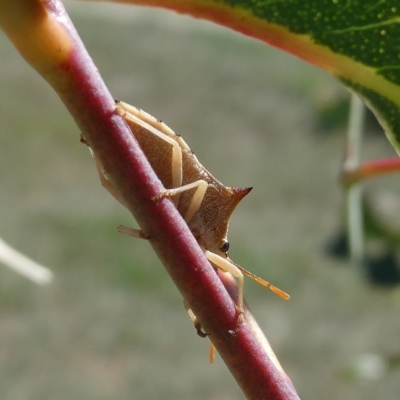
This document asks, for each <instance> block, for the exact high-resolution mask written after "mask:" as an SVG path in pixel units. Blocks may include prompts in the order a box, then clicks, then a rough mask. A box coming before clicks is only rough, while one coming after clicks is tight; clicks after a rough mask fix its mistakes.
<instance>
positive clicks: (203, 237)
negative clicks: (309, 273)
mask: <svg viewBox="0 0 400 400" xmlns="http://www.w3.org/2000/svg"><path fill="white" fill-rule="evenodd" d="M116 109H117V111H118V112H119V113H120V114H121V115H122V116H123V117H124V119H125V121H126V122H127V124H128V125H129V127H130V128H131V130H132V133H133V134H134V136H135V138H136V140H137V141H138V143H139V145H140V147H141V149H142V150H143V153H144V154H145V156H146V157H147V159H148V161H149V163H150V165H151V166H152V168H153V169H154V172H155V173H156V175H157V176H158V178H159V179H160V181H161V182H162V184H163V185H164V187H165V189H166V190H165V192H163V193H160V194H159V195H158V196H156V198H154V200H155V201H157V200H159V199H161V198H163V197H169V198H171V199H172V201H173V202H174V204H175V206H176V207H177V209H178V211H179V213H180V214H181V215H182V217H183V218H184V219H185V221H186V223H187V224H188V226H189V228H190V230H191V232H192V233H193V235H194V237H195V239H196V240H197V242H198V243H199V245H200V247H201V248H202V250H203V251H204V254H205V256H206V257H207V259H208V260H209V261H210V262H211V264H212V265H213V266H214V268H216V269H217V270H221V271H224V272H230V273H231V274H232V275H233V276H235V277H236V278H237V279H238V300H237V308H238V312H239V320H238V321H239V322H238V324H240V322H241V321H242V318H243V313H244V307H243V281H244V278H243V274H244V275H247V276H248V277H250V278H252V279H254V280H255V281H256V282H258V283H260V284H261V285H264V286H266V287H268V288H269V289H271V290H272V291H273V292H274V293H276V294H277V295H279V296H280V297H282V298H284V299H289V295H288V294H287V293H285V292H283V291H282V290H280V289H278V288H277V287H275V286H273V285H271V284H270V283H269V282H267V281H265V280H264V279H262V278H260V277H258V276H256V275H254V274H252V273H251V272H249V271H247V270H246V269H244V268H242V267H241V266H239V265H237V264H235V263H234V262H233V261H232V260H231V259H230V258H229V255H228V250H229V242H228V239H227V233H228V225H229V219H230V217H231V215H232V213H233V211H234V210H235V208H236V206H237V205H238V203H239V202H240V200H241V199H242V198H243V197H244V196H246V195H247V194H248V193H249V192H250V190H251V188H237V187H227V186H225V185H223V184H222V183H221V182H219V181H218V180H217V179H216V178H215V177H214V176H213V175H212V174H211V173H210V172H208V171H207V170H206V169H205V168H204V167H203V166H202V165H201V164H200V162H199V161H198V160H197V157H196V156H195V155H194V154H193V152H192V151H191V150H190V148H189V146H188V145H187V144H186V142H185V141H184V140H183V139H182V138H181V137H180V136H179V135H176V134H175V132H174V131H172V129H170V128H169V127H168V126H167V125H165V124H164V123H163V122H161V121H158V120H157V119H155V118H154V117H152V116H151V115H150V114H148V113H146V112H145V111H142V110H140V109H138V108H136V107H133V106H131V105H129V104H127V103H123V102H120V101H117V102H116ZM97 168H98V170H99V175H100V178H101V180H102V183H103V185H104V186H105V187H106V188H107V189H108V190H109V191H110V193H111V194H112V195H113V196H114V197H116V198H117V200H120V199H119V198H118V195H117V194H116V193H115V191H114V190H113V188H112V185H111V183H110V182H109V181H108V180H107V178H106V177H105V176H104V174H103V171H102V170H101V166H100V165H98V164H97ZM118 231H119V232H121V233H125V234H128V235H130V236H133V237H136V238H145V237H144V235H143V234H142V233H141V231H140V230H136V229H132V228H127V227H125V226H119V227H118ZM188 311H189V315H190V316H191V318H192V320H193V321H194V322H195V324H196V318H195V316H194V314H193V313H192V312H191V310H188ZM196 327H197V332H198V333H199V334H200V335H202V336H203V335H204V333H203V334H202V330H201V327H200V325H199V324H196Z"/></svg>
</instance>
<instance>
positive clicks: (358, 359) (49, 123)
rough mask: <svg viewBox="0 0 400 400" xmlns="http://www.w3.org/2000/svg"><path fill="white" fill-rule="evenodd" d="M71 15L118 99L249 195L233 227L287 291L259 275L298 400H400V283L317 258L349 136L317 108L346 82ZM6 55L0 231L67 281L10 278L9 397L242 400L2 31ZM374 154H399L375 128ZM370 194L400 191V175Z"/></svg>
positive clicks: (210, 35)
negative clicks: (321, 125)
mask: <svg viewBox="0 0 400 400" xmlns="http://www.w3.org/2000/svg"><path fill="white" fill-rule="evenodd" d="M67 5H68V9H69V10H70V12H71V17H72V19H73V21H74V23H75V24H76V27H77V29H78V31H79V33H80V34H81V36H82V39H83V40H84V42H85V43H86V45H87V47H88V50H89V52H90V53H91V55H92V57H93V58H94V60H95V62H96V64H97V66H98V68H99V70H100V72H101V74H102V75H103V78H104V79H105V81H106V83H107V85H109V87H110V89H111V91H112V93H113V94H114V96H115V97H116V98H119V99H122V100H124V101H127V102H129V103H131V104H134V105H136V106H138V107H141V108H143V109H145V110H147V111H148V112H150V113H151V114H153V115H154V116H156V117H157V118H160V119H162V120H164V121H165V122H166V123H167V124H168V125H170V126H171V127H172V128H173V129H174V130H175V131H176V132H178V133H180V134H182V135H183V137H184V138H185V140H186V141H187V142H188V143H189V145H190V146H191V147H192V149H193V150H194V151H195V152H196V155H197V156H198V158H199V159H200V160H201V162H202V163H203V164H204V165H205V166H206V167H207V168H208V169H209V170H210V171H212V173H213V174H214V175H215V176H216V177H217V178H218V179H220V180H221V181H222V182H224V183H225V184H226V185H236V186H254V190H253V191H252V193H251V195H249V196H248V197H247V198H246V199H245V200H244V201H243V203H242V204H241V205H240V207H239V208H238V210H237V212H236V213H235V215H234V218H233V220H232V224H231V229H230V241H231V249H232V250H231V257H232V258H233V259H234V260H235V261H236V262H238V263H240V264H242V265H243V266H245V267H246V268H247V269H250V270H251V271H252V272H254V273H256V274H258V275H260V276H262V277H265V278H266V279H268V280H269V281H271V282H273V283H274V284H276V285H277V286H279V287H281V288H282V289H284V290H286V291H287V292H289V293H290V294H291V296H292V300H291V301H290V302H285V301H282V300H281V299H279V298H277V297H276V296H274V295H273V294H271V293H270V292H269V291H268V290H265V289H263V288H262V287H259V286H258V285H257V284H256V283H253V282H251V281H250V280H247V281H246V287H245V293H246V298H247V301H248V303H249V305H250V307H251V308H252V310H253V312H254V314H255V316H256V318H257V319H258V321H259V323H260V325H261V327H262V328H263V329H264V331H265V332H266V335H267V337H268V338H269V340H270V341H271V344H272V346H273V348H274V349H275V351H276V353H277V356H278V358H279V359H280V361H281V363H282V365H283V367H284V369H285V370H286V371H287V373H288V374H289V376H290V377H291V378H292V380H293V382H294V384H295V386H296V388H297V390H298V392H299V394H300V396H301V398H303V399H309V400H310V399H311V400H317V399H326V400H334V399H338V398H340V399H342V400H350V399H351V400H357V399H363V400H369V399H371V400H372V399H378V398H380V399H386V400H392V399H393V400H394V399H398V393H399V391H400V379H399V370H398V369H395V368H394V369H393V368H390V365H391V364H390V363H387V362H386V361H385V360H388V358H387V357H389V358H390V357H392V359H393V357H395V356H396V355H398V354H399V353H400V343H399V329H400V320H399V319H398V318H396V316H397V315H398V313H399V309H400V291H399V289H394V290H383V289H376V288H372V287H371V286H369V285H368V284H367V283H366V282H365V281H363V279H362V278H361V275H360V273H359V271H356V270H352V269H350V268H340V265H341V264H340V263H339V262H337V261H333V260H330V259H328V258H326V257H325V256H324V254H323V251H322V249H323V246H324V245H325V242H326V240H327V239H328V238H329V237H330V235H331V234H332V232H333V231H334V230H335V229H336V228H337V227H338V226H339V225H340V222H341V221H340V218H341V205H342V204H341V202H342V196H341V190H340V188H339V185H338V183H337V181H338V173H339V165H340V161H341V157H342V148H343V143H344V137H343V135H342V134H341V132H340V130H339V129H338V130H337V132H333V134H332V133H331V134H329V135H321V134H320V132H319V130H318V123H317V120H318V116H317V111H318V109H319V107H320V106H321V104H322V103H323V102H324V101H327V99H328V100H329V99H330V98H331V97H332V96H333V97H335V96H338V97H340V96H343V93H344V90H343V89H342V88H341V87H340V85H339V84H338V83H336V82H335V81H334V80H333V79H332V78H331V77H329V76H328V75H326V74H325V73H323V72H322V71H319V70H316V69H315V68H313V67H311V66H309V65H306V64H304V63H303V62H301V61H299V60H297V59H294V58H293V57H291V56H289V55H286V54H282V53H280V52H278V51H277V50H274V49H272V48H270V47H267V46H265V45H263V44H262V43H259V42H256V41H254V40H251V39H249V38H246V37H243V36H241V35H239V34H236V33H234V32H231V31H228V30H226V29H223V28H220V27H217V26H215V25H212V24H210V23H206V22H204V21H196V20H192V19H190V18H186V17H182V16H178V15H175V14H173V13H168V12H165V11H160V10H148V9H143V8H136V7H124V6H119V5H114V6H110V5H106V4H76V3H68V4H67ZM0 52H1V63H0V71H1V74H0V87H1V92H0V118H1V127H0V131H1V136H2V139H1V148H0V155H1V156H0V185H1V196H0V221H1V226H0V235H1V236H2V237H3V239H4V240H6V241H7V242H8V243H10V244H12V245H13V246H15V247H16V248H18V249H19V250H20V251H22V252H24V253H26V254H27V255H29V256H30V257H32V258H33V259H35V260H36V261H38V262H41V263H43V264H44V265H47V266H49V267H51V268H52V270H53V271H54V272H55V275H56V279H55V282H54V284H52V285H51V286H49V287H46V288H41V287H37V286H35V285H33V284H31V283H30V282H27V281H25V280H24V279H23V278H21V277H19V276H17V275H16V274H14V273H13V272H10V271H8V270H7V269H6V268H1V269H0V345H1V351H0V387H1V388H2V390H1V392H2V394H1V398H2V399H3V400H19V399H21V400H22V399H30V400H34V399H41V400H50V399H58V400H72V399H73V400H80V399H85V400H89V399H96V400H108V399H113V400H123V399H160V398H164V399H172V398H174V399H194V400H195V399H202V400H203V399H210V400H225V399H230V400H232V399H242V398H243V395H242V394H241V393H240V391H239V389H238V387H237V385H236V383H235V382H234V381H233V379H232V378H231V377H230V375H229V373H228V371H227V369H226V367H225V365H224V364H223V362H222V361H221V360H220V359H219V358H217V361H216V363H215V364H214V365H213V366H209V365H208V346H209V343H208V341H207V340H201V339H200V338H198V337H197V336H196V334H195V331H194V329H193V327H192V324H191V322H190V320H189V318H188V317H187V315H186V313H185V311H184V308H183V306H182V301H181V298H180V295H179V293H178V292H177V290H176V288H175V287H174V286H173V284H172V283H171V281H170V280H169V278H168V276H167V274H166V273H165V272H164V270H163V268H162V267H161V265H160V263H159V261H158V260H157V259H156V257H155V256H154V254H153V253H152V251H151V249H150V247H149V245H148V244H146V243H144V242H141V241H134V240H133V239H130V238H127V237H122V236H119V235H117V233H116V226H117V225H118V224H120V223H123V224H126V225H133V222H132V220H131V218H130V216H129V215H128V213H127V212H125V211H124V210H123V209H122V208H121V207H120V206H119V204H117V203H116V202H115V201H114V200H113V199H112V198H111V197H110V196H109V195H108V194H107V193H106V192H105V191H104V190H103V189H102V188H101V187H100V184H99V182H98V179H97V176H96V172H95V168H94V165H93V162H92V160H91V157H90V155H89V152H88V151H87V149H86V148H85V146H83V145H81V144H80V143H79V131H78V129H77V128H76V126H75V124H74V122H73V121H72V119H71V118H70V117H69V115H68V113H67V111H66V110H65V108H64V107H63V105H62V104H61V102H60V101H59V100H58V98H57V97H56V96H55V94H54V93H53V92H52V90H51V89H50V88H49V87H48V86H47V84H46V83H45V82H44V81H43V80H42V79H41V78H40V77H39V76H37V75H36V73H35V72H34V71H32V70H31V69H30V68H29V67H28V66H27V65H26V64H25V63H24V62H23V60H22V59H21V58H20V56H19V55H18V54H17V53H16V52H15V50H14V49H13V48H12V46H11V45H10V43H9V42H8V40H7V39H6V38H5V37H4V35H1V36H0ZM365 154H366V157H367V156H373V157H378V156H384V155H393V154H394V151H393V150H392V149H391V148H390V146H389V144H388V143H387V141H386V140H382V139H381V138H379V136H377V135H375V136H369V137H368V138H367V140H366V143H365ZM368 185H369V186H373V185H375V186H376V187H385V188H390V189H392V190H394V191H397V192H399V190H400V185H399V178H398V177H391V178H385V179H382V180H380V181H377V182H374V183H370V184H368ZM374 357H375V358H374ZM381 357H382V358H381ZM394 359H395V358H394ZM379 363H380V364H379ZM359 366H360V368H359ZM365 371H367V372H365ZM371 371H372V372H371Z"/></svg>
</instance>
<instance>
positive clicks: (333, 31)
mask: <svg viewBox="0 0 400 400" xmlns="http://www.w3.org/2000/svg"><path fill="white" fill-rule="evenodd" d="M124 2H128V3H140V4H144V5H151V6H159V7H165V8H169V9H174V10H176V11H178V12H181V13H187V14H191V15H193V16H195V17H199V18H205V19H208V20H211V21H214V22H216V23H218V24H221V25H225V26H228V27H230V28H232V29H235V30H237V31H240V32H242V33H244V34H246V35H249V36H252V37H255V38H258V39H261V40H263V41H265V42H267V43H269V44H271V45H274V46H276V47H279V48H281V49H282V50H285V51H288V52H290V53H292V54H294V55H296V56H298V57H301V58H303V59H304V60H306V61H308V62H310V63H312V64H315V65H317V66H319V67H321V68H323V69H325V70H327V71H329V72H330V73H332V74H333V75H335V76H336V77H338V78H339V79H340V80H341V81H342V82H343V83H344V84H345V85H346V86H347V87H348V88H349V89H350V90H352V91H354V92H356V93H357V94H359V95H360V96H361V97H362V99H363V100H364V101H365V102H366V104H367V105H368V106H369V107H370V108H371V109H372V110H373V111H374V113H375V114H376V115H377V117H378V119H379V120H380V122H381V124H382V126H383V127H384V128H385V130H386V133H387V135H388V138H389V140H390V142H391V143H392V145H393V146H394V147H395V148H396V150H397V151H398V152H400V109H399V107H400V86H399V85H400V2H398V1H397V0H259V1H257V0H185V1H182V0H139V1H137V0H136V1H135V0H124Z"/></svg>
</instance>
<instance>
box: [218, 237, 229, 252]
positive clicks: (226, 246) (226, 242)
mask: <svg viewBox="0 0 400 400" xmlns="http://www.w3.org/2000/svg"><path fill="white" fill-rule="evenodd" d="M219 249H220V250H221V251H222V252H223V253H226V252H227V251H228V250H229V242H228V241H227V240H225V242H224V243H223V245H222V246H221V247H220V248H219Z"/></svg>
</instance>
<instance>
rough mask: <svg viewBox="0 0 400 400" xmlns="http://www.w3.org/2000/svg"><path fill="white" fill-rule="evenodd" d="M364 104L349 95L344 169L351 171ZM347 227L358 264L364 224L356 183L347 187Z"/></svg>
mask: <svg viewBox="0 0 400 400" xmlns="http://www.w3.org/2000/svg"><path fill="white" fill-rule="evenodd" d="M364 115H365V106H364V103H363V102H362V100H361V99H360V98H359V97H358V96H357V95H356V94H354V93H353V94H352V95H351V103H350V117H349V127H348V131H347V146H346V158H345V160H344V171H352V170H355V169H357V168H358V166H359V164H360V157H361V156H360V154H361V143H362V136H363V126H364ZM346 194H347V224H348V225H347V227H348V237H349V247H350V255H351V259H352V262H353V263H356V264H358V263H359V262H360V261H361V260H362V258H363V254H364V224H363V207H362V188H361V184H360V183H356V184H354V185H351V186H350V187H348V188H347V193H346Z"/></svg>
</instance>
